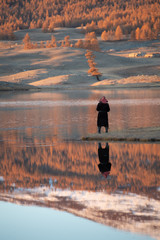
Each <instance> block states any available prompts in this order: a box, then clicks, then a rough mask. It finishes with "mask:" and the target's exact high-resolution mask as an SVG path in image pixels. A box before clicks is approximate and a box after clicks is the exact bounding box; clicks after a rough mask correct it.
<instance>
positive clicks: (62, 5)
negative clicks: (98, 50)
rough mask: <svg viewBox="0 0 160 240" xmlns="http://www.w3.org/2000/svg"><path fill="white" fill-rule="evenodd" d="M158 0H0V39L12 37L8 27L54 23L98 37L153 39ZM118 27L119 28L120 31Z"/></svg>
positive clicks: (158, 22) (159, 24)
mask: <svg viewBox="0 0 160 240" xmlns="http://www.w3.org/2000/svg"><path fill="white" fill-rule="evenodd" d="M159 12H160V2H159V0H154V1H153V0H148V1H144V0H132V1H131V0H126V1H123V0H113V1H109V0H103V1H91V0H86V1H84V0H74V1H73V0H64V1H61V0H56V1H55V0H50V1H48V0H43V1H42V0H34V1H33V0H32V1H29V0H26V1H23V0H17V1H13V0H3V1H1V2H0V39H4V38H6V39H12V38H13V35H12V34H11V31H12V32H13V31H14V30H19V29H26V28H31V29H33V28H42V30H43V31H44V32H54V29H55V28H56V27H79V26H81V24H83V26H84V29H85V33H89V32H96V34H97V33H98V34H100V35H101V34H102V33H103V35H102V39H104V40H108V39H109V40H111V39H115V40H116V39H121V38H122V33H123V38H127V39H130V38H132V39H135V40H137V38H136V37H135V36H136V31H137V32H138V31H139V30H137V29H138V28H139V29H140V32H141V33H140V37H139V38H140V40H141V39H142V40H143V39H145V40H147V39H156V38H158V37H159V34H160V15H159ZM120 29H121V31H122V32H121V31H120Z"/></svg>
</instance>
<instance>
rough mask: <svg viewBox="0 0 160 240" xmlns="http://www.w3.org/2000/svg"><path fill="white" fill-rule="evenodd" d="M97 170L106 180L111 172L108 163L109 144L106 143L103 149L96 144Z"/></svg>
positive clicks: (99, 144)
mask: <svg viewBox="0 0 160 240" xmlns="http://www.w3.org/2000/svg"><path fill="white" fill-rule="evenodd" d="M98 157H99V162H100V163H99V164H98V168H99V171H100V172H101V173H102V175H103V176H104V177H105V178H107V177H108V175H109V174H110V171H111V163H110V162H109V144H108V143H106V146H105V148H102V146H101V143H98Z"/></svg>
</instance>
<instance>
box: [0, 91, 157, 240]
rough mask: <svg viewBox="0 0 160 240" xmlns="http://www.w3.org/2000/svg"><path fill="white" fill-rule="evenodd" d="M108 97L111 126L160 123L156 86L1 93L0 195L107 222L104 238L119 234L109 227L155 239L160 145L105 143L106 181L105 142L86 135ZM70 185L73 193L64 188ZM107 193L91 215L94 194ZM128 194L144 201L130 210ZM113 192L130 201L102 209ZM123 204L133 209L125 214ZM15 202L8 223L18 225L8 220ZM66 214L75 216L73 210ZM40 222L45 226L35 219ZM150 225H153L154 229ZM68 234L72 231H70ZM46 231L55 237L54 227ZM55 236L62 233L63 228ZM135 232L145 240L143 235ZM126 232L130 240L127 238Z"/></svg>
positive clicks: (2, 198)
mask: <svg viewBox="0 0 160 240" xmlns="http://www.w3.org/2000/svg"><path fill="white" fill-rule="evenodd" d="M103 95H105V96H106V97H107V98H108V100H109V104H110V108H111V111H110V113H109V126H110V131H111V130H116V129H117V130H118V129H127V128H139V127H159V126H160V124H159V119H160V90H157V89H150V90H148V89H135V90H127V89H126V90H108V91H98V90H96V91H84V90H82V91H63V92H60V91H56V92H43V93H42V92H6V93H5V92H4V93H0V119H1V121H0V199H1V200H2V201H4V200H5V201H12V202H17V203H19V204H24V203H25V204H27V205H35V204H36V205H39V206H43V207H44V206H45V207H46V206H47V207H52V208H54V209H57V210H62V211H68V212H70V213H73V214H76V215H79V216H80V217H84V218H89V219H91V220H93V221H95V222H99V223H103V224H104V225H103V227H102V225H100V224H98V225H95V226H97V227H96V228H97V231H99V234H100V232H102V235H103V234H106V235H107V234H111V238H110V239H117V237H116V235H114V231H113V232H112V231H111V233H109V231H110V230H109V228H107V227H106V226H105V225H109V226H112V227H115V228H119V229H124V230H128V231H131V232H136V233H142V234H145V237H146V235H148V238H143V236H140V237H142V239H149V236H151V237H153V238H157V237H156V236H157V235H158V233H159V231H158V230H155V227H156V229H158V227H159V222H160V220H159V219H157V218H158V217H157V215H156V214H157V213H156V210H154V206H158V207H157V208H158V210H157V212H158V211H159V208H160V206H159V205H156V204H158V203H159V199H160V194H159V193H160V191H159V187H160V174H159V173H160V151H159V144H157V143H154V144H148V143H113V142H109V143H105V142H102V143H101V145H102V148H103V149H105V148H107V149H108V161H109V162H110V163H111V169H110V174H109V176H108V177H107V178H104V177H103V175H102V174H101V173H100V171H99V167H98V165H99V158H98V151H99V150H98V149H99V147H100V144H98V143H97V142H86V141H84V142H83V141H81V138H82V137H83V136H86V135H87V134H89V133H95V132H96V131H97V127H96V121H97V112H96V105H97V103H98V100H99V99H100V98H101V97H102V96H103ZM106 146H107V147H106ZM39 188H40V189H41V190H39ZM42 188H43V189H42ZM33 190H34V192H32V191H33ZM42 190H43V191H42ZM66 190H67V191H69V192H67V193H66ZM26 192H27V193H26ZM101 193H104V194H105V195H104V196H102V197H101V198H100V197H99V204H100V205H99V206H98V205H97V206H98V207H97V209H96V211H97V218H95V216H94V214H92V213H90V214H91V215H88V216H87V214H86V213H87V211H89V209H94V210H95V206H94V203H93V202H91V198H90V197H91V194H93V195H92V199H93V198H94V197H95V194H98V196H101V195H100V194H101ZM26 194H27V195H26ZM53 194H54V196H53ZM65 194H67V195H65ZM115 194H116V195H115ZM123 194H133V195H132V196H133V197H132V199H133V198H135V199H140V201H139V202H141V206H140V205H138V204H139V203H136V204H135V206H134V207H132V205H133V203H132V205H131V199H128V200H126V199H127V198H128V196H130V195H123ZM35 195H36V199H35ZM42 195H43V199H41V198H42ZM44 195H45V196H44ZM82 195H83V197H82ZM84 196H86V198H85V197H84ZM96 196H97V195H96ZM109 196H110V198H113V202H114V201H115V202H116V201H117V199H120V198H121V197H123V196H125V198H124V199H123V201H122V200H121V204H119V203H118V205H116V204H117V203H114V204H115V206H114V205H113V206H111V205H110V207H108V206H107V207H106V206H103V202H104V198H106V201H108V200H107V199H108V197H109ZM115 196H116V198H115ZM139 197H140V198H139ZM144 198H145V200H144ZM55 199H56V200H55ZM57 199H58V200H57ZM89 199H90V200H89ZM95 199H96V197H95ZM148 199H153V202H152V201H150V202H148V201H149V200H148ZM102 200H103V201H102ZM57 201H58V202H57ZM118 201H120V200H118ZM125 201H126V203H127V205H128V208H127V209H126V210H124V211H123V209H124V206H123V202H125ZM154 201H155V202H154ZM135 202H136V200H135V201H134V203H135ZM82 203H83V204H82ZM5 206H6V205H5V204H4V206H3V207H2V202H1V209H2V208H4V207H5ZM11 206H12V205H7V207H6V208H5V211H8V213H7V216H8V218H7V217H5V221H6V222H5V223H6V224H7V222H8V226H11V225H12V223H10V220H9V219H10V216H11V214H12V211H13V209H15V208H16V207H15V206H14V205H13V206H12V207H11ZM121 206H123V207H121ZM120 207H121V208H120ZM114 208H115V209H114ZM133 208H134V209H133ZM6 209H8V210H6ZM22 209H24V207H22V206H21V207H19V208H18V209H17V211H18V213H19V212H21V211H22V212H23V210H22ZM35 209H36V211H37V212H38V213H37V214H40V212H41V211H42V210H41V208H35ZM32 210H33V208H31V210H29V211H32ZM5 211H4V214H5V213H6V212H5ZM14 211H15V210H14ZM24 211H25V209H24ZM45 211H48V212H49V214H51V216H52V217H53V216H55V215H56V216H57V214H58V213H57V212H56V214H55V212H54V211H53V210H51V209H48V210H45ZM85 211H86V212H85ZM116 211H117V212H116ZM92 212H93V211H92ZM24 214H25V213H24ZM63 214H64V213H63ZM63 214H62V215H63ZM5 215H6V214H5ZM30 215H31V213H30ZM30 215H29V216H30ZM2 216H3V215H2ZM63 216H65V218H66V219H67V218H68V219H70V217H71V216H72V215H63ZM0 218H1V220H2V219H3V218H2V217H0ZM84 218H83V220H80V221H82V224H84V225H83V228H85V227H84V226H86V231H87V233H86V236H89V233H91V230H90V228H92V227H91V226H90V221H87V220H84ZM19 219H20V218H19ZM76 219H77V218H76ZM78 219H82V218H78ZM122 220H123V221H122ZM17 221H18V220H17ZM35 221H36V222H37V224H38V225H39V224H40V223H39V222H38V220H37V219H35ZM45 221H47V220H45ZM50 221H53V219H52V220H51V219H50V220H49V219H48V224H50ZM54 221H55V220H54ZM61 221H62V220H61ZM68 221H70V222H71V223H72V222H75V221H76V220H75V219H74V217H73V216H72V217H71V219H70V220H68ZM85 221H86V222H85ZM132 221H135V227H132V225H133V224H132ZM122 222H123V224H122ZM140 222H141V224H140ZM91 223H92V224H93V222H91ZM65 224H66V223H65V222H64V223H63V225H65ZM92 224H91V225H92ZM94 224H96V223H94ZM138 224H139V226H138ZM147 224H149V225H150V226H151V227H150V228H149V229H148V227H147V226H148V225H147ZM78 225H79V223H78V222H77V226H78ZM2 226H3V225H2ZM6 226H7V225H6ZM87 226H88V227H87ZM95 226H93V228H95ZM93 228H92V229H93ZM101 228H103V230H102V229H101ZM68 229H69V228H68ZM98 229H99V230H98ZM113 229H114V228H113ZM69 231H70V232H71V233H70V235H72V231H71V229H70V230H69ZM103 231H104V233H103ZM34 234H35V233H34ZM48 234H51V228H49V230H48ZM56 234H57V236H58V232H57V233H56ZM73 235H74V234H73ZM1 236H3V235H1V233H0V238H1ZM6 236H7V235H6ZM133 236H134V237H135V238H134V239H139V238H138V237H139V235H138V236H137V235H133ZM72 237H74V236H72ZM123 237H124V238H123V239H128V237H127V235H126V236H123ZM83 238H84V237H83ZM1 239H10V238H9V237H8V238H1ZM12 239H14V238H12ZM15 239H16V237H15ZM31 239H32V238H31ZM39 239H40V238H39ZM48 239H49V238H48ZM57 239H60V238H57ZM61 239H63V238H61ZM70 239H72V238H71V236H70ZM87 239H89V237H87ZM92 239H93V238H92ZM94 239H95V238H94ZM99 239H101V238H99ZM129 239H132V238H131V237H129ZM140 239H141V238H140Z"/></svg>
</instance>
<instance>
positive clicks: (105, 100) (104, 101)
mask: <svg viewBox="0 0 160 240" xmlns="http://www.w3.org/2000/svg"><path fill="white" fill-rule="evenodd" d="M99 101H100V102H101V103H108V100H107V99H106V98H105V96H103V97H102V98H101V99H100V100H99Z"/></svg>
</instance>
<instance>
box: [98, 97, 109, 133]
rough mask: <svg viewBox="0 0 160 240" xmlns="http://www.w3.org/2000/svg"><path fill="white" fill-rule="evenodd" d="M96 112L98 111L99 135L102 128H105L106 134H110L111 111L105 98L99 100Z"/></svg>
mask: <svg viewBox="0 0 160 240" xmlns="http://www.w3.org/2000/svg"><path fill="white" fill-rule="evenodd" d="M96 110H97V111H98V117H97V127H98V133H101V127H105V129H106V132H108V128H109V124H108V112H109V111H110V107H109V104H108V100H107V99H106V98H105V97H104V96H103V97H102V98H101V99H100V100H99V103H98V104H97V108H96Z"/></svg>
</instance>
